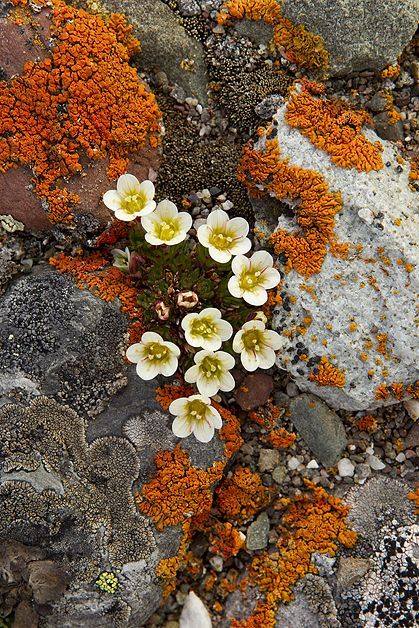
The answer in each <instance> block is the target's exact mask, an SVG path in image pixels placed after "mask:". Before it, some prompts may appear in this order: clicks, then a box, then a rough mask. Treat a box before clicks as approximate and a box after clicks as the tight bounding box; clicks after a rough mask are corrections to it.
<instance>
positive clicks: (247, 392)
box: [235, 372, 274, 411]
mask: <svg viewBox="0 0 419 628" xmlns="http://www.w3.org/2000/svg"><path fill="white" fill-rule="evenodd" d="M273 388H274V382H273V379H272V377H271V375H267V374H266V373H260V372H258V373H251V374H250V375H247V376H246V377H245V378H244V380H243V381H242V382H241V384H240V386H239V388H238V389H237V390H236V393H235V397H236V401H237V403H238V404H239V406H240V408H241V409H242V410H246V411H247V410H253V409H254V408H258V407H259V406H263V404H265V403H266V402H267V401H268V399H269V397H270V396H271V394H272V391H273Z"/></svg>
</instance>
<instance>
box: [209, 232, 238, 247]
mask: <svg viewBox="0 0 419 628" xmlns="http://www.w3.org/2000/svg"><path fill="white" fill-rule="evenodd" d="M233 240H234V238H233V237H232V236H231V235H230V234H229V233H226V232H224V233H223V232H221V231H214V230H212V231H211V235H210V236H209V238H208V241H209V243H210V244H212V246H213V247H214V248H216V249H219V250H221V251H225V250H227V249H229V248H230V246H231V243H232V242H233Z"/></svg>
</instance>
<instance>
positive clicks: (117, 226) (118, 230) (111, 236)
mask: <svg viewBox="0 0 419 628" xmlns="http://www.w3.org/2000/svg"><path fill="white" fill-rule="evenodd" d="M129 231H130V224H129V223H128V222H124V221H122V220H115V222H113V223H112V225H111V226H110V227H109V229H105V231H103V232H102V233H101V234H100V236H99V237H98V238H97V240H96V246H98V247H101V246H106V245H108V246H109V245H110V246H113V245H114V244H116V243H117V242H119V241H120V240H124V239H125V238H127V237H128V234H129Z"/></svg>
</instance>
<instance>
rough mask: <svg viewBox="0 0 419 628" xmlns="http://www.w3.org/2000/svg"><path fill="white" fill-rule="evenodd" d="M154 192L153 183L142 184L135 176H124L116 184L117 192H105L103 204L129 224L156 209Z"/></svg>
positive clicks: (145, 182) (144, 182)
mask: <svg viewBox="0 0 419 628" xmlns="http://www.w3.org/2000/svg"><path fill="white" fill-rule="evenodd" d="M154 192H155V190H154V185H153V183H152V182H151V181H143V182H142V183H140V182H139V181H138V179H137V177H134V175H133V174H122V175H121V176H120V177H119V179H118V181H117V183H116V190H108V191H107V192H105V194H104V195H103V202H104V203H105V205H106V207H108V208H109V209H111V210H112V211H113V212H115V217H116V218H118V219H119V220H124V221H125V222H129V221H130V220H135V218H137V217H138V216H145V215H146V214H151V212H152V211H154V210H155V209H156V202H155V201H154V200H153V199H154Z"/></svg>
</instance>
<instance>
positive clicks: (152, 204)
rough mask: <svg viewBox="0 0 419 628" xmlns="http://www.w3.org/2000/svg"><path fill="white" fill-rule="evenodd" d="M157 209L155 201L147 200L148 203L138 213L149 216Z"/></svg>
mask: <svg viewBox="0 0 419 628" xmlns="http://www.w3.org/2000/svg"><path fill="white" fill-rule="evenodd" d="M155 209H156V202H155V201H147V203H146V204H145V205H144V207H143V208H142V210H141V211H139V212H138V215H139V216H147V215H148V214H151V213H152V212H154V210H155Z"/></svg>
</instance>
